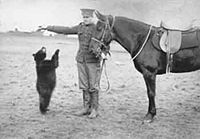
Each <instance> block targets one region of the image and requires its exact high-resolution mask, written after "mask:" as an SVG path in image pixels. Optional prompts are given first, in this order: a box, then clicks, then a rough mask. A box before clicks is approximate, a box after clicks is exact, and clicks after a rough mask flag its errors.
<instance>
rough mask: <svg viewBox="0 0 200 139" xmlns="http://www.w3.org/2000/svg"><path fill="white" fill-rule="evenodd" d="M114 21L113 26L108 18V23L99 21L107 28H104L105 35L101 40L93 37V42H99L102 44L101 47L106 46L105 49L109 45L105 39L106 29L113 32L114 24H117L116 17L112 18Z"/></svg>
mask: <svg viewBox="0 0 200 139" xmlns="http://www.w3.org/2000/svg"><path fill="white" fill-rule="evenodd" d="M112 19H113V20H112V24H111V25H110V23H109V20H108V18H106V22H105V21H102V20H99V21H100V22H102V23H104V24H105V28H104V30H103V34H102V36H101V39H100V40H98V39H96V38H94V37H92V40H94V41H96V42H98V43H99V44H101V45H103V46H105V47H106V46H107V45H106V44H105V43H104V38H105V34H106V29H107V28H108V29H109V31H111V30H112V29H113V27H114V24H115V17H114V16H112Z"/></svg>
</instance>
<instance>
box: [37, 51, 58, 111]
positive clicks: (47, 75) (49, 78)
mask: <svg viewBox="0 0 200 139" xmlns="http://www.w3.org/2000/svg"><path fill="white" fill-rule="evenodd" d="M58 54H59V49H57V50H56V51H55V53H54V55H53V56H52V58H51V60H45V58H46V48H45V47H42V48H41V49H40V50H39V51H37V52H36V53H35V54H33V57H34V60H35V63H36V72H37V82H36V88H37V91H38V93H39V102H40V106H39V108H40V112H41V113H42V114H45V113H46V111H47V110H48V109H47V107H48V106H49V102H50V100H51V95H52V92H53V90H54V88H55V86H56V68H57V67H58Z"/></svg>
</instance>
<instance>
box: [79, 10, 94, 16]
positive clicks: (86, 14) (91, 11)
mask: <svg viewBox="0 0 200 139" xmlns="http://www.w3.org/2000/svg"><path fill="white" fill-rule="evenodd" d="M94 11H95V10H94V9H81V14H82V16H89V17H93V13H94Z"/></svg>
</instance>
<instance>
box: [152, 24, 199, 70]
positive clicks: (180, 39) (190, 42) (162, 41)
mask: <svg viewBox="0 0 200 139" xmlns="http://www.w3.org/2000/svg"><path fill="white" fill-rule="evenodd" d="M152 43H153V46H154V47H155V48H157V49H159V50H162V51H163V52H165V53H166V56H167V57H166V59H167V67H166V73H169V72H170V70H171V68H172V62H173V54H174V53H176V52H178V51H179V50H182V49H188V48H193V47H197V46H199V45H200V30H199V29H194V28H189V27H188V28H184V29H180V28H172V27H168V26H166V25H165V24H161V27H160V28H159V29H158V30H157V32H156V33H155V34H154V36H153V38H152Z"/></svg>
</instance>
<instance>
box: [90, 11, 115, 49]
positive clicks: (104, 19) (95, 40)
mask: <svg viewBox="0 0 200 139" xmlns="http://www.w3.org/2000/svg"><path fill="white" fill-rule="evenodd" d="M95 14H96V16H97V18H98V21H97V23H96V28H95V30H94V33H93V36H92V40H91V42H90V46H92V47H100V48H105V47H108V46H109V44H110V42H111V41H112V39H113V36H112V28H113V26H114V17H113V16H111V15H102V14H101V13H99V12H98V11H95Z"/></svg>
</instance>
